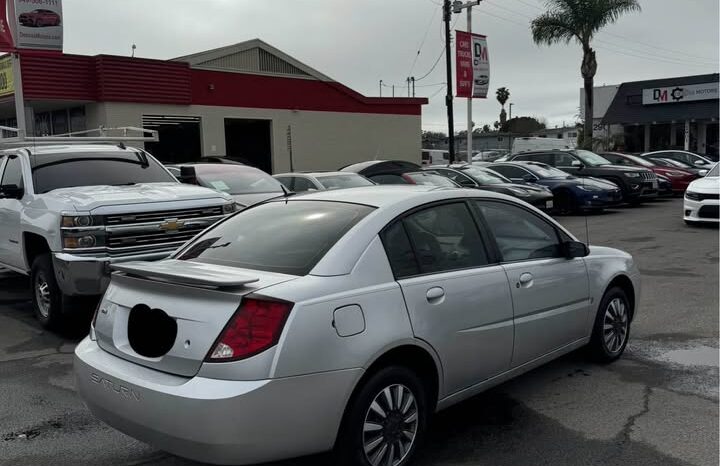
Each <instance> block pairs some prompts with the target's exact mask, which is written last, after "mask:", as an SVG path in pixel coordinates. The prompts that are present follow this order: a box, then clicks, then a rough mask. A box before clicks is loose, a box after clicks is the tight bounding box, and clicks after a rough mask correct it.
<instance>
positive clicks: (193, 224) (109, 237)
mask: <svg viewBox="0 0 720 466" xmlns="http://www.w3.org/2000/svg"><path fill="white" fill-rule="evenodd" d="M223 217H225V214H223V208H222V206H211V207H199V208H192V209H180V210H164V211H156V212H142V213H127V214H113V215H106V216H105V235H106V236H105V247H106V248H107V252H108V253H109V254H110V255H130V254H138V253H145V252H162V251H172V250H174V249H177V248H178V247H179V246H181V245H182V244H184V243H185V242H186V241H188V240H190V239H192V238H194V237H195V236H196V235H197V234H198V233H200V232H201V231H203V230H204V229H205V228H207V227H209V226H210V225H212V224H214V223H215V222H217V221H219V220H221V219H222V218H223Z"/></svg>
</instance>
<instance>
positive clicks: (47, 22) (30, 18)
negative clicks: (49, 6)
mask: <svg viewBox="0 0 720 466" xmlns="http://www.w3.org/2000/svg"><path fill="white" fill-rule="evenodd" d="M18 21H19V22H20V24H21V25H23V26H28V27H35V28H41V27H46V26H60V15H59V14H57V13H55V12H54V11H50V10H33V11H28V12H26V13H22V14H21V15H20V16H19V17H18Z"/></svg>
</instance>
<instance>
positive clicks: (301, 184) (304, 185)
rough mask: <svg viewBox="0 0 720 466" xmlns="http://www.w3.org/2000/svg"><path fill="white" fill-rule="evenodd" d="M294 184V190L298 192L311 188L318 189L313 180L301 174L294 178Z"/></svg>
mask: <svg viewBox="0 0 720 466" xmlns="http://www.w3.org/2000/svg"><path fill="white" fill-rule="evenodd" d="M292 186H293V187H292V190H293V191H295V192H298V193H301V192H304V191H310V190H312V191H317V187H315V185H314V184H313V182H312V181H310V180H308V179H307V178H302V177H299V176H296V177H294V178H293V181H292Z"/></svg>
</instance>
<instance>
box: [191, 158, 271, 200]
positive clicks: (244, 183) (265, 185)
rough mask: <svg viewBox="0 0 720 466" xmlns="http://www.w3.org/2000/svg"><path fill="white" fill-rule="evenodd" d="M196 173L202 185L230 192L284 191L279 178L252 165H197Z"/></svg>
mask: <svg viewBox="0 0 720 466" xmlns="http://www.w3.org/2000/svg"><path fill="white" fill-rule="evenodd" d="M195 174H196V176H197V179H198V181H199V182H200V184H201V185H202V186H205V187H208V188H212V189H215V190H217V191H223V192H226V193H228V194H252V193H282V187H281V186H280V182H279V181H278V180H276V179H275V178H273V177H272V176H270V175H268V174H267V173H265V172H264V171H262V170H258V169H256V168H252V167H243V166H240V165H237V166H233V165H231V164H225V165H221V166H219V167H218V166H214V167H203V166H196V167H195Z"/></svg>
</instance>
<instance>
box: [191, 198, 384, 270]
mask: <svg viewBox="0 0 720 466" xmlns="http://www.w3.org/2000/svg"><path fill="white" fill-rule="evenodd" d="M372 211H373V207H369V206H366V205H360V204H350V203H345V202H330V201H290V202H286V201H278V202H270V203H267V204H261V205H259V206H256V207H253V208H250V209H247V210H245V211H243V212H241V213H239V214H236V215H234V216H233V217H232V218H230V219H228V220H227V221H225V222H223V223H221V224H219V225H218V226H216V227H215V228H212V229H211V230H209V231H207V232H206V233H204V234H202V235H200V236H199V237H198V238H197V239H195V241H194V242H193V243H192V244H191V245H190V246H189V248H188V249H186V250H185V251H184V252H182V253H181V254H180V256H179V257H178V258H177V259H179V260H193V261H197V262H206V263H211V264H218V265H227V266H231V267H239V268H245V269H252V270H263V271H268V272H277V273H284V274H289V275H307V274H308V273H309V272H310V270H312V268H313V267H315V264H317V263H318V261H320V259H322V257H323V256H324V255H325V253H327V252H328V251H329V250H330V248H331V247H332V246H333V245H334V244H335V243H336V242H337V241H338V240H339V239H340V238H342V237H343V235H345V233H347V232H348V230H350V229H351V228H352V227H353V226H354V225H355V224H357V222H359V221H360V220H361V219H363V218H364V217H365V216H366V215H368V214H369V213H370V212H372Z"/></svg>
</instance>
